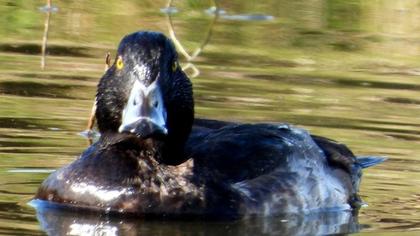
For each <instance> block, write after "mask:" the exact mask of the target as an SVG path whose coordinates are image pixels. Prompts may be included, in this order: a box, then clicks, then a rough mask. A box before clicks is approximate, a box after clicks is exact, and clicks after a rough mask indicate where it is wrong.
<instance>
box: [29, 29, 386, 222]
mask: <svg viewBox="0 0 420 236" xmlns="http://www.w3.org/2000/svg"><path fill="white" fill-rule="evenodd" d="M95 117H96V121H97V128H98V130H99V132H100V133H101V136H100V138H99V140H98V141H97V142H95V143H94V144H92V145H91V146H90V147H88V148H87V149H86V150H85V151H84V152H83V153H82V154H81V155H80V156H79V157H78V158H77V159H76V160H74V161H73V162H72V163H70V164H68V165H66V166H64V167H62V168H60V169H58V170H56V171H55V172H53V173H51V174H50V175H49V176H48V177H47V178H46V179H45V180H44V181H43V183H42V184H41V186H40V187H39V189H38V191H37V193H36V194H35V196H34V200H36V201H41V202H44V203H50V204H52V205H58V206H62V207H64V208H67V209H77V210H81V211H83V210H88V211H99V212H105V213H110V214H111V213H112V214H113V213H115V214H124V215H135V216H144V217H147V216H149V217H204V218H207V217H208V218H224V217H228V218H244V217H249V216H272V215H276V214H306V213H310V212H319V211H336V210H337V211H342V210H344V211H351V210H354V209H358V208H359V207H360V206H362V205H363V201H362V200H361V198H360V197H359V195H358V191H359V185H360V180H361V176H362V169H365V168H367V167H370V166H374V165H376V164H379V163H381V162H383V161H384V160H385V158H383V157H377V156H362V157H356V156H355V155H354V154H353V153H352V152H351V151H350V149H349V148H348V147H347V146H345V145H344V144H341V143H339V142H337V141H334V140H332V139H328V138H325V137H321V136H316V135H312V134H310V133H309V132H308V131H307V130H305V129H303V128H298V127H295V126H293V125H291V124H288V123H270V124H269V123H236V122H229V121H219V120H211V119H203V118H196V117H195V114H194V98H193V89H192V83H191V81H190V80H189V78H188V77H187V76H186V74H185V73H184V72H183V71H182V69H181V68H180V66H179V62H178V55H177V52H176V49H175V47H174V44H173V43H172V41H171V40H170V39H169V38H167V37H166V36H165V35H164V34H162V33H159V32H152V31H139V32H134V33H131V34H128V35H126V36H125V37H124V38H123V39H122V40H121V42H120V44H119V46H118V50H117V55H116V58H115V61H114V62H113V64H112V65H111V66H110V67H109V69H108V70H107V71H106V72H105V74H104V75H103V76H102V78H101V79H100V81H99V84H98V86H97V94H96V112H95Z"/></svg>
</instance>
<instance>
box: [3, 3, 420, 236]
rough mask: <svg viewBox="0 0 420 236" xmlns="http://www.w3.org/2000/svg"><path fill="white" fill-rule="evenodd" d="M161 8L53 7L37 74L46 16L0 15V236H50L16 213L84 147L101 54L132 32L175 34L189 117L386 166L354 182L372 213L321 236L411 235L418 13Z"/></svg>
mask: <svg viewBox="0 0 420 236" xmlns="http://www.w3.org/2000/svg"><path fill="white" fill-rule="evenodd" d="M167 4H168V2H166V1H124V3H123V2H121V1H115V2H105V1H96V0H93V1H76V0H74V1H53V5H54V6H55V7H56V9H54V11H53V12H52V13H51V15H50V24H49V32H48V45H47V57H46V68H45V69H44V70H41V68H40V62H41V56H40V51H41V44H42V38H43V34H44V23H45V18H46V16H47V13H46V12H45V9H40V7H42V6H44V5H45V2H44V1H15V0H13V1H12V0H10V1H2V2H1V3H0V14H1V17H0V25H1V27H0V234H20V235H24V234H28V235H38V234H39V235H42V234H45V233H46V232H47V233H48V232H49V233H50V234H52V233H51V231H48V230H45V222H43V221H42V216H41V217H40V219H41V220H40V221H41V223H39V222H38V220H37V216H36V212H35V210H34V209H33V208H31V207H30V206H28V205H27V202H28V201H29V200H30V199H31V197H32V196H33V194H34V192H35V191H36V189H37V187H38V186H39V185H40V183H41V182H42V180H43V179H44V178H46V176H47V175H48V173H49V172H51V171H53V170H55V169H57V168H59V167H61V166H63V165H65V164H67V163H69V162H71V161H72V160H74V159H75V158H76V157H77V156H78V155H79V154H80V153H81V151H82V150H83V149H85V148H86V147H87V145H88V142H87V140H86V139H85V138H83V137H82V136H80V135H78V133H79V132H81V131H83V130H84V129H85V127H86V123H87V118H88V115H89V112H90V108H91V105H92V103H93V98H94V95H95V86H96V83H97V81H98V80H99V78H100V77H101V75H102V74H103V70H104V60H105V59H104V58H105V54H106V52H108V51H110V52H111V54H112V55H115V54H114V52H115V48H116V46H117V45H118V42H119V40H120V38H121V37H122V36H124V35H125V34H127V33H130V32H133V31H137V30H140V29H149V30H156V31H161V32H164V33H166V34H168V35H169V31H170V30H173V31H174V32H175V35H176V37H177V40H178V41H179V43H180V45H181V46H182V47H183V48H184V50H185V51H186V52H187V53H188V54H189V57H190V59H191V61H190V62H188V60H187V56H186V55H181V56H180V58H181V65H182V66H184V67H186V71H187V73H188V74H189V75H191V77H194V78H192V82H193V85H194V93H195V94H194V95H195V101H196V113H197V116H199V117H208V118H216V119H223V120H234V121H243V122H261V121H264V122H284V121H286V122H289V123H292V124H295V125H297V126H299V127H304V128H306V129H308V130H310V131H311V132H312V133H315V134H318V135H324V136H327V137H330V138H333V139H336V140H339V141H340V142H343V143H346V144H347V145H348V146H349V147H351V148H352V150H353V151H354V152H355V153H357V154H360V155H369V154H376V155H381V156H387V157H389V160H388V161H387V162H386V163H384V164H382V165H380V166H377V167H375V168H371V169H369V170H367V171H366V172H365V174H364V179H363V183H362V188H361V195H362V197H363V199H364V200H365V201H366V202H367V203H368V204H369V207H367V208H363V209H361V210H360V212H359V214H358V217H357V220H353V218H352V217H353V216H350V215H344V216H343V215H340V216H332V217H331V216H328V217H327V218H326V219H327V225H328V226H329V227H326V228H327V229H330V228H331V227H332V228H334V229H337V228H339V229H340V232H360V234H365V233H366V234H369V235H384V234H388V235H393V234H401V233H402V232H404V233H405V234H407V235H416V234H418V233H419V232H420V190H419V187H418V186H420V154H419V153H420V145H419V144H420V96H419V90H420V1H416V0H413V1H404V0H396V1H386V0H380V1H359V0H352V1H347V0H346V1H344V0H339V1H327V0H325V1H322V0H312V1H278V0H271V1H239V0H233V1H219V2H218V7H219V15H218V17H217V19H215V17H216V14H215V13H216V12H215V8H214V6H215V5H214V2H212V1H198V0H197V1H195V0H189V1H180V0H177V1H173V4H172V7H171V8H168V7H167ZM168 14H169V15H170V16H171V18H168ZM197 48H199V49H201V50H197ZM194 52H196V53H197V54H198V55H197V56H194ZM188 63H190V64H188ZM48 214H52V219H57V222H61V223H62V222H64V221H65V219H71V220H74V221H75V222H76V223H75V224H76V226H71V225H70V226H68V228H67V229H69V230H74V231H66V232H73V233H75V234H77V233H78V232H79V233H80V232H93V231H95V230H97V232H107V233H108V234H112V233H113V232H114V233H115V234H117V233H124V232H126V233H127V232H128V231H123V230H122V229H126V228H127V227H132V228H135V229H136V230H135V231H130V232H129V233H133V232H137V233H142V234H158V233H159V234H161V235H166V234H167V235H173V232H179V233H190V234H191V235H193V234H198V233H203V234H206V235H207V234H209V235H210V234H221V233H226V232H229V233H230V234H236V235H243V234H244V233H245V232H249V234H250V235H251V233H252V234H253V235H255V234H257V233H260V234H268V235H269V234H273V235H274V234H278V233H279V232H283V233H284V232H290V234H295V233H309V232H312V233H313V232H317V229H318V228H319V227H320V226H322V224H321V223H319V222H318V223H317V222H316V221H315V220H314V219H318V220H319V219H324V218H323V216H322V217H319V216H317V217H312V218H310V217H309V220H308V219H305V220H303V221H302V220H300V221H299V220H298V221H296V222H300V223H299V224H297V225H294V226H293V225H292V224H287V222H286V223H285V221H282V220H283V218H281V217H280V218H275V219H267V220H261V219H258V220H253V221H251V222H253V223H252V224H251V223H249V222H177V221H170V222H159V221H136V220H134V221H133V220H132V219H131V220H126V221H124V227H125V228H121V227H118V222H119V221H118V220H115V219H111V218H107V217H105V218H103V217H102V216H92V217H90V218H89V217H88V216H86V217H79V218H77V217H76V218H75V217H74V216H73V215H71V213H58V216H57V215H54V214H57V213H56V212H55V211H52V212H50V213H48ZM44 216H45V215H44ZM47 216H48V215H47ZM49 216H51V215H49ZM69 217H70V218H69ZM98 217H99V218H98ZM101 217H102V218H101ZM331 219H333V220H331ZM63 220H64V221H63ZM120 221H121V220H120ZM349 221H350V222H351V224H345V226H347V227H348V228H345V229H343V228H340V227H342V226H343V224H342V222H349ZM89 222H90V223H89ZM92 222H96V228H95V227H94V228H92V225H94V226H95V224H93V223H92ZM98 222H100V224H98ZM314 222H315V223H314ZM340 222H341V223H340ZM324 223H325V222H324ZM77 224H78V225H77ZM284 225H286V226H284ZM41 226H43V227H44V230H45V231H43V230H42V229H41ZM77 226H80V227H77ZM292 226H293V227H294V228H293V227H292ZM295 226H296V227H295ZM71 227H73V228H71ZM83 227H85V228H83ZM89 227H91V228H89ZM98 227H99V229H98ZM100 227H102V228H100ZM290 227H292V228H290ZM104 228H105V229H106V230H105V231H100V230H101V229H104ZM80 229H85V231H80ZM324 229H325V227H324ZM78 230H79V231H78ZM89 230H90V231H89ZM92 230H93V231H92ZM245 230H246V231H245ZM285 230H291V231H285ZM293 230H294V231H293ZM54 232H61V231H54ZM318 232H334V231H318Z"/></svg>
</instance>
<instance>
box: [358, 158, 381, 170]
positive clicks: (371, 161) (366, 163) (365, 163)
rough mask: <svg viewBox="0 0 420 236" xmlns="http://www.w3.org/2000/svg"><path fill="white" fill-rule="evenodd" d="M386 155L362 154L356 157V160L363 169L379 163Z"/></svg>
mask: <svg viewBox="0 0 420 236" xmlns="http://www.w3.org/2000/svg"><path fill="white" fill-rule="evenodd" d="M386 159H387V158H386V157H377V156H362V157H357V162H358V163H359V165H360V166H361V167H362V168H363V169H364V168H368V167H371V166H374V165H377V164H380V163H382V162H384V161H386Z"/></svg>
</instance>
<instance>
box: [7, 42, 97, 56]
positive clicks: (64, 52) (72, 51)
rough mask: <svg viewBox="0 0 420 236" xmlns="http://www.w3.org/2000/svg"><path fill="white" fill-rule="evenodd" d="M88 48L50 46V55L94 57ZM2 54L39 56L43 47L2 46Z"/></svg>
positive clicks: (29, 45) (31, 45) (28, 45)
mask: <svg viewBox="0 0 420 236" xmlns="http://www.w3.org/2000/svg"><path fill="white" fill-rule="evenodd" d="M88 50H89V49H88V48H85V47H72V46H63V45H48V54H49V55H52V56H68V57H92V55H90V54H88V53H86V51H88ZM0 52H8V53H20V54H27V55H39V54H40V53H41V45H39V44H32V43H25V44H6V43H3V44H0Z"/></svg>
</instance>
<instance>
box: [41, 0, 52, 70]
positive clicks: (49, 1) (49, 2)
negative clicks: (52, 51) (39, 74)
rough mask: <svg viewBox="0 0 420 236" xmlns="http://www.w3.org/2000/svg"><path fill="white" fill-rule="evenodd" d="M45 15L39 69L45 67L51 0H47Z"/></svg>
mask: <svg viewBox="0 0 420 236" xmlns="http://www.w3.org/2000/svg"><path fill="white" fill-rule="evenodd" d="M47 9H48V10H47V15H46V17H45V23H44V35H43V37H42V49H41V55H42V56H41V69H42V70H44V69H45V59H46V58H45V55H46V51H47V41H48V30H49V26H50V17H51V0H47Z"/></svg>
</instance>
